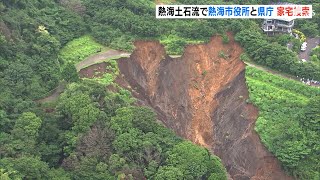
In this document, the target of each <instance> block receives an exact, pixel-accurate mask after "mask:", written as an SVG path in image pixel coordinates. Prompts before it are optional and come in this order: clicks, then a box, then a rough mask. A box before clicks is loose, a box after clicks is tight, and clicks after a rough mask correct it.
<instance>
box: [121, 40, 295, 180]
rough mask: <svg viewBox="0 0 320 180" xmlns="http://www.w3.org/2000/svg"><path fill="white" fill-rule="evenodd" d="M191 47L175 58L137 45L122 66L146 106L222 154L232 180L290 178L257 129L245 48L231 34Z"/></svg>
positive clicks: (159, 47)
mask: <svg viewBox="0 0 320 180" xmlns="http://www.w3.org/2000/svg"><path fill="white" fill-rule="evenodd" d="M229 39H230V41H229V43H226V44H224V43H223V42H222V38H221V37H219V36H215V37H213V38H212V39H211V40H210V42H209V43H208V44H200V45H189V46H187V47H186V49H185V52H184V54H183V55H182V56H181V57H179V58H171V57H170V56H168V55H167V54H166V52H165V49H164V47H163V46H162V45H161V44H160V43H159V42H153V41H137V42H136V43H135V46H136V49H135V51H134V52H133V54H132V55H131V56H130V57H129V58H123V59H122V60H120V61H119V68H120V70H121V73H122V74H124V77H125V80H126V81H127V82H128V83H129V84H130V87H131V88H130V89H132V91H133V94H134V95H135V96H136V97H137V98H138V99H140V103H141V104H142V105H148V106H151V107H152V108H153V109H155V110H156V111H157V113H158V115H159V117H160V119H161V120H162V122H163V123H164V124H165V125H166V126H167V127H169V128H171V129H173V130H174V131H175V132H176V133H177V134H178V135H180V136H182V137H184V138H187V139H190V140H191V141H193V142H194V143H197V144H200V145H202V146H204V147H207V148H208V149H210V150H211V151H212V152H213V153H215V154H216V155H218V156H219V157H220V158H221V159H222V160H223V163H224V165H225V166H226V168H227V170H228V172H229V174H230V175H231V177H232V178H233V179H249V178H251V179H290V178H289V177H288V176H286V175H285V173H284V172H283V171H282V170H281V168H280V166H279V163H278V161H277V160H276V159H275V158H274V156H273V155H272V154H270V153H269V152H268V151H267V150H266V149H265V147H264V146H263V145H262V144H261V142H260V140H259V137H258V135H257V134H256V133H255V131H254V123H255V120H256V118H257V115H258V112H257V109H256V108H255V107H253V106H252V105H251V104H248V103H246V100H247V99H248V90H247V87H246V84H245V76H244V71H245V65H244V63H243V62H242V61H241V60H240V55H241V53H242V49H241V47H240V46H239V45H238V44H237V43H235V42H234V39H233V37H232V36H231V35H229Z"/></svg>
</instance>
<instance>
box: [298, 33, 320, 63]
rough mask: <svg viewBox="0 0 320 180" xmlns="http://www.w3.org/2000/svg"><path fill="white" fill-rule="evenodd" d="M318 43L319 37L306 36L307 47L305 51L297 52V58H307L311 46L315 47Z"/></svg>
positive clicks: (319, 41)
mask: <svg viewBox="0 0 320 180" xmlns="http://www.w3.org/2000/svg"><path fill="white" fill-rule="evenodd" d="M318 44H320V37H317V38H308V39H307V49H306V50H305V51H303V52H302V51H301V52H300V53H299V59H305V60H307V61H308V60H309V58H310V53H311V50H312V49H313V48H315V47H316V46H317V45H318Z"/></svg>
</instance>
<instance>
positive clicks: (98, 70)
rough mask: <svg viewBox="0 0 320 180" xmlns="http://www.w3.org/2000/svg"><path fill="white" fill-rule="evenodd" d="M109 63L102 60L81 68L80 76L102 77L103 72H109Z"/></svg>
mask: <svg viewBox="0 0 320 180" xmlns="http://www.w3.org/2000/svg"><path fill="white" fill-rule="evenodd" d="M108 65H110V64H109V63H106V62H102V63H99V64H93V65H91V66H89V67H86V68H83V69H81V70H80V71H79V76H80V78H99V77H102V76H103V74H104V73H105V72H111V70H107V66H108Z"/></svg>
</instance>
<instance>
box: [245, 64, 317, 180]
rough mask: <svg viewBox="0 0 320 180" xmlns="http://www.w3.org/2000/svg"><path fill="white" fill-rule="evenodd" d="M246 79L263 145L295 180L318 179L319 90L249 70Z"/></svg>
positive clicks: (257, 129)
mask: <svg viewBox="0 0 320 180" xmlns="http://www.w3.org/2000/svg"><path fill="white" fill-rule="evenodd" d="M246 79H247V83H248V87H249V92H250V101H252V102H253V103H254V104H255V105H256V106H258V108H259V118H258V120H257V122H256V131H257V132H258V133H259V135H260V137H261V140H262V142H263V143H264V144H265V145H266V146H267V148H268V149H269V150H270V151H271V152H272V153H274V154H275V155H276V156H277V158H278V159H279V160H280V161H281V162H282V164H283V165H284V167H285V168H286V169H287V170H288V171H289V172H291V173H292V174H293V175H294V176H295V177H297V178H299V179H319V177H320V175H319V171H318V170H319V168H320V166H319V162H320V157H319V154H318V153H319V148H320V142H319V138H320V113H319V109H320V89H319V88H315V87H309V86H305V85H304V84H302V83H300V82H295V81H292V80H287V79H283V78H280V77H278V76H275V75H271V74H268V73H266V72H263V71H261V70H257V69H254V68H251V67H247V69H246Z"/></svg>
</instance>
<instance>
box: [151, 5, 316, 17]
mask: <svg viewBox="0 0 320 180" xmlns="http://www.w3.org/2000/svg"><path fill="white" fill-rule="evenodd" d="M312 14H313V11H312V5H156V18H159V19H170V18H172V19H177V18H190V19H191V18H195V19H197V18H262V19H263V18H270V19H272V18H277V19H279V18H283V19H285V18H289V19H298V18H312Z"/></svg>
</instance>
